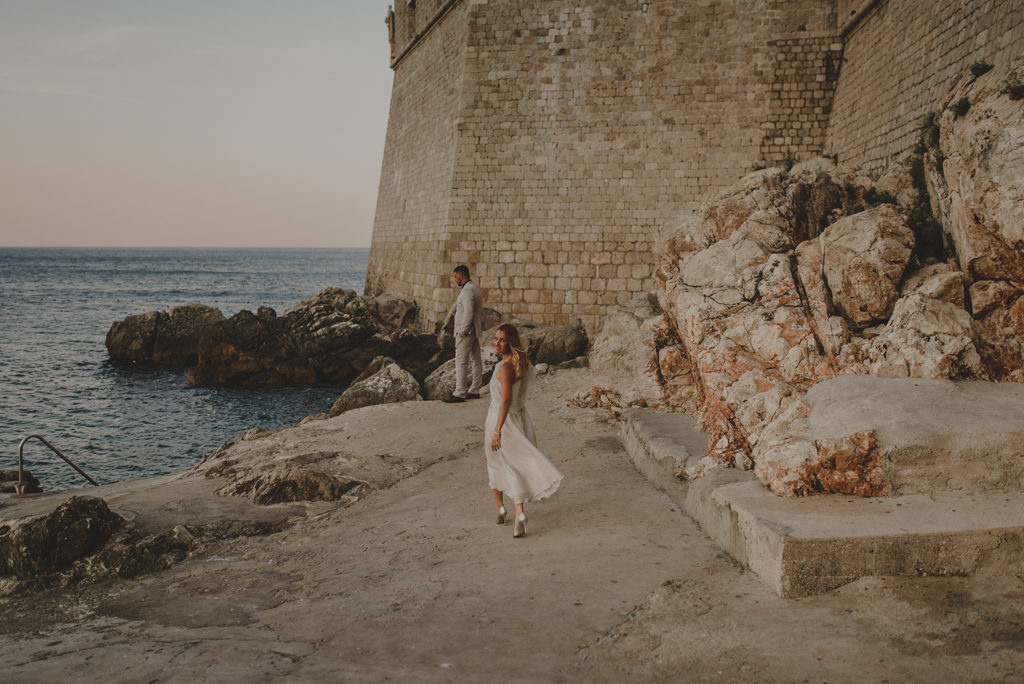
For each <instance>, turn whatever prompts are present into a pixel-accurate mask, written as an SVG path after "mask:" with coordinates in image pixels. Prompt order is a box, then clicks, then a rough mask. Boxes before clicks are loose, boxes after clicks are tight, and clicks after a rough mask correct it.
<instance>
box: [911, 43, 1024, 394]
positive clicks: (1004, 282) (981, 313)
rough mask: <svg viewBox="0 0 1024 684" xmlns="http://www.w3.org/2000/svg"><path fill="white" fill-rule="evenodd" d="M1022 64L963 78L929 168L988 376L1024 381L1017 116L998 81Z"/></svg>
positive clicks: (1021, 129) (1023, 146)
mask: <svg viewBox="0 0 1024 684" xmlns="http://www.w3.org/2000/svg"><path fill="white" fill-rule="evenodd" d="M1022 67H1024V60H1021V59H1018V60H1017V61H1016V62H1014V63H1011V64H1000V65H997V66H996V68H994V69H992V70H991V71H989V72H988V73H986V74H983V75H982V76H980V77H977V78H974V77H971V76H964V77H963V78H962V79H961V80H960V81H959V82H958V83H957V84H956V85H954V86H953V88H952V89H951V91H950V93H949V95H948V100H949V101H951V102H952V101H956V100H959V99H961V98H967V100H968V101H969V102H970V105H971V106H970V109H969V110H968V111H967V113H966V114H963V115H957V114H956V113H955V112H953V111H949V110H946V111H943V113H942V115H941V116H940V117H939V120H938V124H939V129H940V132H941V135H940V148H941V154H942V156H943V157H944V162H943V164H942V165H941V167H939V166H938V165H937V164H933V165H930V166H929V170H930V171H931V175H930V177H929V180H930V188H931V189H932V190H933V193H934V195H935V198H936V199H937V200H938V205H939V209H940V211H939V212H938V213H939V214H940V215H941V218H942V223H943V226H944V227H945V229H946V230H947V231H948V233H949V235H950V236H951V238H952V243H953V245H954V246H955V249H956V256H957V258H958V260H959V262H960V266H961V268H962V270H963V273H964V277H965V280H966V285H967V287H968V289H969V291H970V293H971V304H972V307H973V308H972V311H973V314H974V318H975V320H976V323H977V325H976V327H975V335H976V337H975V341H976V344H977V347H978V349H979V351H980V353H981V355H982V358H983V359H984V362H985V365H986V367H987V369H988V372H989V373H990V375H991V376H992V377H993V378H995V379H999V380H1013V381H1016V382H1024V369H1022V368H1021V363H1020V359H1021V358H1022V357H1024V335H1022V334H1021V333H1022V332H1024V320H1022V313H1024V304H1021V302H1020V292H1021V290H1022V289H1024V110H1022V108H1021V106H1020V102H1018V101H1013V100H1010V99H1009V96H1008V95H1007V94H1006V93H1005V92H1004V87H1003V84H1004V81H1005V80H1006V78H1007V75H1008V73H1009V71H1010V70H1011V69H1014V68H1016V69H1018V71H1019V70H1020V69H1021V68H1022Z"/></svg>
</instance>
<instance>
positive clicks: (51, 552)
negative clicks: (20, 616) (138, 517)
mask: <svg viewBox="0 0 1024 684" xmlns="http://www.w3.org/2000/svg"><path fill="white" fill-rule="evenodd" d="M124 524H125V521H124V519H123V518H122V517H121V516H119V515H117V514H116V513H112V512H111V511H110V508H109V507H108V506H107V503H106V502H105V501H104V500H103V499H99V498H96V497H88V496H73V497H71V498H70V499H68V500H67V501H65V502H64V503H63V504H61V505H60V506H59V507H58V508H57V509H56V510H54V511H53V512H51V513H48V514H45V515H39V516H33V517H30V518H27V519H23V520H12V521H4V522H3V523H2V524H0V577H2V576H7V577H14V578H15V579H19V580H28V579H34V578H36V577H39V576H44V575H50V574H53V573H55V572H59V571H61V570H65V569H67V568H68V567H70V566H71V564H72V563H74V562H75V561H77V560H78V559H80V558H83V557H85V556H88V555H90V554H92V553H94V552H95V551H96V550H97V549H98V548H100V547H101V546H102V545H103V544H104V543H106V541H107V540H108V539H109V538H110V536H111V534H113V532H114V530H116V529H118V528H119V527H121V526H123V525H124Z"/></svg>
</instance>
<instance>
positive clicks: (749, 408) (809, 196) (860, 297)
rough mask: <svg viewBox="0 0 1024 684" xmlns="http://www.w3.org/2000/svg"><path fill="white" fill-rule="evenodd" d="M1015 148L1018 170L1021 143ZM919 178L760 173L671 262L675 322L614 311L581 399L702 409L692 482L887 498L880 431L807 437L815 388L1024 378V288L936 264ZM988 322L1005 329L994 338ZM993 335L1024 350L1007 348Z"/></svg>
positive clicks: (701, 222)
mask: <svg viewBox="0 0 1024 684" xmlns="http://www.w3.org/2000/svg"><path fill="white" fill-rule="evenodd" d="M1018 109H1019V108H1018ZM972 111H973V108H972ZM997 111H998V110H997ZM950 128H951V129H952V130H953V132H954V133H955V132H956V130H957V128H956V124H955V123H954V124H951V125H950ZM986 130H990V129H986ZM1000 130H1005V129H1000ZM943 135H944V136H945V133H944V134H943ZM950 135H953V134H952V133H951V134H950ZM943 140H944V141H945V137H943ZM1013 140H1015V141H1016V142H1015V145H1016V146H1015V147H1013V146H1010V145H1008V146H1009V147H1012V150H1016V155H1017V156H1018V157H1019V156H1020V151H1021V149H1024V135H1019V134H1018V135H1016V136H1015V137H1013ZM943 144H945V142H944V143H943ZM1012 150H1009V151H1005V153H1006V154H1007V155H1009V156H1013V152H1012ZM1007 163H1009V162H1007ZM946 164H947V165H946V173H948V172H949V169H950V168H951V167H950V166H949V162H948V160H947V162H946ZM912 168H913V167H911V169H912ZM965 172H966V171H965ZM967 173H969V172H967ZM908 178H912V172H908V171H907V170H906V169H905V168H904V169H893V171H892V173H890V174H888V175H887V176H886V178H885V179H883V181H880V185H878V186H876V185H873V184H872V182H871V181H870V179H867V178H863V177H859V176H857V175H856V174H853V173H849V172H846V171H843V170H841V169H838V168H836V167H835V166H834V165H833V164H832V163H831V162H828V161H827V160H821V159H818V160H811V161H809V162H805V163H803V164H799V165H797V166H795V167H794V168H793V169H792V171H789V172H787V171H784V170H782V169H768V170H764V171H758V172H755V173H752V174H750V175H748V176H747V177H746V178H744V179H743V181H742V182H741V183H740V184H739V187H738V188H737V189H736V190H735V191H729V192H726V193H723V195H721V196H720V197H718V198H716V199H714V200H712V201H710V202H708V203H707V204H705V206H704V207H703V208H702V210H701V212H700V215H699V216H696V217H692V218H684V219H683V220H682V221H681V223H680V229H679V231H678V234H676V235H675V236H674V237H672V238H671V239H670V240H669V241H668V243H667V245H666V249H665V252H664V253H663V254H662V256H661V258H660V262H659V267H658V277H659V280H660V281H661V282H662V283H663V285H662V288H661V289H660V290H659V291H658V293H657V296H658V300H659V302H660V305H661V309H662V311H661V312H659V311H658V310H657V308H655V307H652V306H649V305H645V304H644V303H643V302H642V301H639V302H634V304H633V306H632V307H631V309H632V311H624V312H618V313H615V314H612V315H611V316H609V319H608V321H607V323H606V325H605V329H604V330H603V331H602V333H601V334H600V335H599V336H598V337H597V339H596V340H595V344H594V349H593V350H592V352H591V365H592V367H593V368H594V369H595V376H596V377H595V380H596V381H597V382H598V383H599V386H597V387H595V388H594V390H593V391H592V392H591V393H590V396H589V397H581V398H580V401H582V402H584V403H588V402H589V403H591V404H593V405H604V404H608V405H609V406H611V405H616V406H624V405H627V404H631V405H645V404H646V405H651V406H656V407H659V408H663V409H668V410H685V411H689V412H693V413H694V414H695V415H696V417H697V418H698V421H699V425H700V427H701V429H702V430H704V431H705V432H706V433H707V434H708V436H709V442H708V443H709V448H708V451H707V454H706V455H705V456H704V458H702V459H700V461H699V462H697V463H691V464H689V465H688V466H687V468H686V469H685V470H684V471H683V472H680V473H679V475H680V476H681V477H684V478H697V477H700V476H702V475H703V474H705V473H707V472H709V471H710V470H714V469H717V468H721V467H737V468H741V469H746V470H753V471H754V473H755V475H756V476H757V477H758V479H760V480H761V482H763V483H764V484H765V485H766V486H768V487H769V488H771V489H772V491H774V492H776V493H778V494H782V495H794V494H796V495H801V494H811V493H815V492H835V493H844V494H854V495H861V496H874V495H881V494H885V493H887V492H888V491H890V489H891V488H892V486H893V483H892V481H891V479H887V477H886V475H885V473H886V470H885V468H886V463H887V459H886V451H885V446H884V445H883V444H882V443H880V442H879V440H878V437H877V435H875V434H874V433H873V432H871V431H857V430H854V429H851V430H850V431H849V433H848V434H834V435H830V436H829V437H828V438H827V439H825V438H817V437H816V436H815V435H814V434H813V433H812V431H811V429H810V423H809V420H810V414H811V410H810V405H809V404H808V401H807V397H806V394H807V392H808V390H810V388H812V387H814V386H815V385H817V384H818V383H820V382H822V381H825V380H829V379H831V378H835V377H837V376H841V375H851V374H862V375H876V376H887V377H903V378H932V379H954V380H960V379H979V380H987V379H990V378H997V379H1015V378H1016V377H1018V374H1021V373H1024V355H1022V354H1021V353H1020V349H1019V348H1018V347H1017V346H1015V345H1017V344H1018V340H1019V339H1020V336H1019V334H1018V333H1017V332H1016V329H1015V328H1013V326H1014V325H1015V324H1016V323H1017V319H1016V318H1014V315H1015V314H1013V313H1012V312H1013V311H1014V310H1015V309H1014V307H1015V306H1017V301H1018V300H1017V299H1015V298H1014V296H1013V295H1014V293H1018V294H1019V293H1020V292H1024V286H1022V285H1021V281H1018V280H1014V278H1015V277H1016V276H1015V275H1014V272H1013V271H1012V269H1010V270H1007V269H1004V270H1002V271H999V273H1000V277H1001V280H998V281H994V280H988V279H986V280H980V281H979V280H978V279H977V276H976V275H974V273H975V272H977V268H975V269H974V270H973V271H972V269H971V268H970V267H968V268H965V269H961V268H960V262H958V261H957V259H956V257H957V255H958V254H959V247H958V246H957V245H958V241H957V240H952V241H949V242H952V243H954V246H953V248H952V250H951V253H950V257H951V258H949V259H948V260H939V259H935V258H933V257H928V256H925V255H927V254H930V253H932V252H934V251H939V252H940V253H941V252H942V251H943V250H944V249H945V247H944V245H943V242H942V240H941V239H940V240H939V242H938V243H935V242H934V236H932V235H930V234H929V233H928V232H927V231H928V230H929V224H928V223H927V221H925V220H924V219H923V216H926V214H923V212H922V204H921V203H922V198H921V196H920V194H919V193H917V194H915V193H910V192H908V190H907V187H908V186H909V185H910V184H911V183H912V180H910V181H908ZM1005 182H1007V183H1012V181H1010V180H1006V181H1005ZM932 184H933V185H936V183H935V182H933V183H932ZM883 185H884V187H888V188H890V189H888V190H883V187H882V186H883ZM961 185H962V184H961ZM919 190H920V188H919ZM940 194H941V193H940ZM900 197H902V198H903V201H905V202H909V203H910V204H911V205H912V206H910V207H906V206H900V205H899V204H897V203H896V201H897V198H900ZM924 203H925V206H927V200H926V199H925V200H924ZM950 204H952V203H950ZM1000 211H1002V212H1003V214H1000V215H1001V216H1005V215H1006V213H1005V212H1006V211H1009V210H1008V209H1005V208H1002V209H1000ZM975 219H976V223H979V222H982V223H983V221H982V219H981V218H978V217H975ZM1018 225H1019V224H1018ZM977 232H978V231H975V233H977ZM993 232H994V229H991V230H989V232H988V234H989V235H990V236H991V234H992V233H993ZM1001 239H1003V240H1004V242H1005V243H1006V244H1007V245H1011V244H1012V242H1011V241H1010V240H1009V239H1008V238H1005V236H1004V237H1003V238H1001ZM1017 244H1021V243H1019V242H1018V243H1017ZM936 245H937V247H936ZM977 251H979V253H983V252H984V250H977ZM1018 257H1019V254H1018ZM1015 258H1016V257H1015ZM1004 262H1005V263H1006V264H1009V263H1011V262H1012V259H1003V260H1000V263H1004ZM972 263H973V262H972ZM1007 268H1008V267H1007ZM994 273H995V271H992V272H991V273H988V276H991V275H994ZM978 283H983V284H980V285H978ZM975 285H977V287H976V288H975ZM975 292H977V294H978V297H977V298H975V297H974V296H972V295H973V294H974V293H975ZM993 312H995V316H996V319H997V320H998V321H999V323H996V324H994V325H992V326H990V328H989V332H986V328H985V323H984V321H985V320H986V318H985V316H986V315H991V314H992V313H993ZM972 313H973V316H972ZM994 330H998V331H999V334H1001V335H1006V336H1008V337H1010V338H1011V339H1012V340H1014V341H1013V342H1012V343H1009V344H1007V343H1005V342H1004V343H1002V346H1001V347H998V352H996V351H995V350H996V349H997V344H998V343H997V341H996V340H995V339H990V338H989V337H987V335H993V332H992V331H994ZM996 359H997V360H996ZM1021 377H1024V376H1021ZM694 409H696V410H694Z"/></svg>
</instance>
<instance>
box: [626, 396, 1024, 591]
mask: <svg viewBox="0 0 1024 684" xmlns="http://www.w3.org/2000/svg"><path fill="white" fill-rule="evenodd" d="M694 432H696V427H695V425H694V423H693V420H692V419H690V418H688V417H687V416H683V415H675V414H663V413H658V412H656V411H653V410H650V409H631V410H628V411H625V412H623V425H622V441H623V444H624V446H625V448H626V451H627V453H629V455H630V457H631V458H632V460H633V462H634V463H635V464H637V468H638V470H639V471H640V472H641V473H643V474H644V475H645V476H646V477H647V478H648V479H649V480H650V481H651V483H652V484H653V485H654V486H655V487H658V488H659V489H662V490H664V491H666V492H668V493H670V494H671V495H673V496H674V498H677V499H681V503H682V505H683V506H684V509H685V510H686V512H687V514H688V515H689V516H690V517H692V518H693V519H694V520H695V521H696V522H697V523H698V524H700V526H701V527H702V528H703V530H704V532H705V533H706V534H707V535H708V536H709V537H711V538H712V539H714V540H715V542H717V543H718V544H719V545H720V546H721V547H722V548H723V549H724V550H725V551H727V552H728V553H729V554H730V555H731V556H732V557H733V558H735V559H736V560H737V561H739V562H740V563H742V564H743V565H745V566H746V567H747V568H749V569H750V570H751V571H752V572H753V573H754V574H755V575H756V576H757V577H758V578H759V579H760V580H761V581H762V582H764V583H765V584H767V585H768V586H769V587H771V588H772V589H773V590H774V591H775V592H777V593H778V594H779V595H780V596H784V597H797V596H807V595H810V594H815V593H819V592H823V591H828V590H830V589H833V588H835V587H838V586H841V585H843V584H846V583H848V582H852V581H853V580H856V579H858V578H860V577H864V576H925V575H973V574H978V573H985V572H987V573H995V574H1014V575H1018V576H1020V575H1024V493H1021V492H1014V491H989V492H985V493H959V492H936V493H931V494H922V493H913V494H907V495H901V496H891V497H881V498H860V497H851V496H842V495H821V496H813V497H803V498H784V497H779V496H776V495H775V494H772V493H771V492H770V491H768V490H767V489H766V488H765V487H764V486H762V485H761V484H760V483H759V482H757V480H755V479H754V477H753V475H752V474H751V473H749V472H742V471H737V470H731V469H729V470H722V471H719V472H716V473H712V474H709V475H707V476H705V477H703V478H701V479H699V480H697V481H695V482H693V483H690V484H689V485H687V484H686V483H683V482H682V481H680V480H678V478H676V477H675V476H674V470H673V468H678V466H679V465H680V464H685V463H686V462H687V461H688V460H689V459H692V458H698V457H699V455H700V454H694V450H695V449H696V448H697V446H698V445H700V444H701V441H700V438H701V437H702V435H699V433H698V434H696V435H695V434H694ZM701 453H702V452H701Z"/></svg>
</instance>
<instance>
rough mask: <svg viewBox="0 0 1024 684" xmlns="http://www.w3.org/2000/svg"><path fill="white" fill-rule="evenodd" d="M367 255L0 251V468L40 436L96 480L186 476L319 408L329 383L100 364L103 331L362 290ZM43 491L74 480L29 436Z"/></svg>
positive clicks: (28, 455) (330, 393)
mask: <svg viewBox="0 0 1024 684" xmlns="http://www.w3.org/2000/svg"><path fill="white" fill-rule="evenodd" d="M368 259H369V249H290V250H278V249H247V250H237V249H230V250H228V249H217V250H206V249H202V250H201V249H7V248H0V469H10V468H17V459H18V443H19V442H20V441H21V440H22V439H23V438H24V437H27V436H28V435H30V434H40V435H42V436H44V437H46V438H47V439H48V440H50V441H51V442H52V443H53V444H54V446H56V447H57V448H58V449H60V450H61V451H63V452H64V453H65V454H66V455H67V456H68V457H69V458H71V459H72V460H73V461H75V462H76V463H78V465H79V466H81V467H82V469H83V470H85V471H86V472H87V473H89V474H90V475H92V477H93V478H95V479H96V480H98V481H99V482H100V483H101V484H106V483H110V482H114V481H117V480H124V479H128V478H136V477H144V476H148V475H158V474H163V473H168V472H172V471H175V470H180V469H182V468H187V467H189V466H191V465H193V464H195V463H197V462H198V461H199V459H200V458H201V457H202V456H203V454H205V453H207V452H208V451H211V450H213V449H215V448H216V447H218V446H219V445H220V444H221V443H223V442H224V441H226V440H230V439H234V438H236V437H238V436H239V435H241V434H243V433H244V432H245V431H246V430H247V429H249V428H250V427H255V426H260V427H266V428H271V429H273V428H280V427H284V426H287V425H291V424H294V423H295V422H297V421H298V420H299V419H301V418H303V417H304V416H307V415H310V414H312V413H319V412H320V411H326V410H328V409H329V408H330V406H331V403H332V402H333V401H334V400H335V399H336V398H337V396H338V394H339V392H340V390H341V389H342V388H340V387H317V388H297V387H289V388H274V389H238V388H234V389H227V388H220V389H210V388H206V389H193V388H190V387H188V384H187V377H188V370H187V369H181V370H169V369H164V368H158V367H150V366H147V365H143V364H119V363H115V362H112V361H110V359H109V358H108V356H107V350H106V347H105V346H104V339H105V337H106V334H107V330H109V328H110V324H111V323H113V322H114V321H119V320H121V319H122V318H124V317H125V316H127V315H129V314H137V313H143V312H146V311H153V310H167V309H170V308H171V307H174V306H179V305H182V304H191V303H195V302H200V303H203V304H209V305H211V306H215V307H218V308H219V309H220V310H221V311H222V312H223V313H224V315H225V316H231V315H233V314H235V313H237V312H239V311H241V310H242V309H248V310H250V311H255V310H256V307H258V306H261V305H263V306H270V307H272V308H274V309H275V310H276V311H277V312H278V313H281V312H282V311H284V309H286V308H288V307H290V306H292V305H293V304H295V303H297V302H299V301H301V300H303V299H307V298H309V297H311V296H313V295H314V294H316V293H317V292H319V291H320V290H322V289H324V288H325V287H343V288H347V289H352V290H356V291H357V292H362V290H363V285H364V283H365V278H366V267H367V263H368ZM25 459H26V467H27V468H28V469H29V470H31V471H32V472H33V473H34V474H35V475H36V476H37V477H38V478H39V480H40V482H41V484H42V486H43V489H45V490H53V489H62V488H67V487H73V486H79V485H85V484H87V483H86V482H85V480H83V479H82V478H81V476H80V475H78V474H77V473H76V472H74V471H73V470H72V469H71V468H70V466H68V465H66V464H65V463H64V462H63V461H61V460H60V459H58V458H57V457H56V456H55V455H53V454H52V453H51V452H50V451H49V449H47V448H46V447H45V446H43V445H42V444H40V443H39V442H38V441H36V440H32V441H30V442H29V443H28V444H26V445H25Z"/></svg>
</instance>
